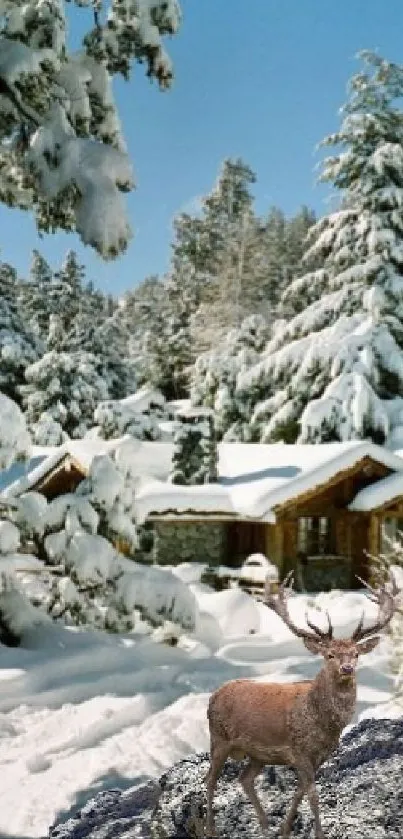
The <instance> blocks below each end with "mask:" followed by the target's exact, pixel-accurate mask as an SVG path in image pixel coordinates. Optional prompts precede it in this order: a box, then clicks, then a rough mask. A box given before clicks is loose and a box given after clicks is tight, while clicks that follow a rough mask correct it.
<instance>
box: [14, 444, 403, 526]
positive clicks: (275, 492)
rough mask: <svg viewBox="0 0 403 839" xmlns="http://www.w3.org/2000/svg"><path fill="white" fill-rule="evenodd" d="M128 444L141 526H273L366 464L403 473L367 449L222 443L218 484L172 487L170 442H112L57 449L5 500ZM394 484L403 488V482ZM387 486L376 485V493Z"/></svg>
mask: <svg viewBox="0 0 403 839" xmlns="http://www.w3.org/2000/svg"><path fill="white" fill-rule="evenodd" d="M127 440H130V441H131V444H132V445H131V449H130V460H131V468H132V472H133V474H136V473H137V475H138V476H139V478H140V479H141V480H140V481H139V486H138V489H137V492H136V499H135V509H136V516H138V518H139V520H144V519H145V518H147V517H148V516H149V515H151V514H156V515H158V514H160V515H162V514H167V513H169V512H175V513H177V514H185V513H199V514H201V515H203V514H205V515H208V514H210V515H211V514H213V513H216V514H222V515H230V516H237V517H242V518H253V519H260V520H263V521H266V522H273V521H275V514H274V512H273V510H274V508H275V507H276V506H277V505H280V504H284V503H286V502H287V501H290V500H292V499H293V498H297V497H298V496H300V495H301V494H303V493H305V492H309V491H310V490H313V489H315V487H317V486H320V485H322V484H324V483H326V482H327V481H328V480H331V479H332V478H333V477H334V476H335V475H337V474H338V473H339V472H341V471H343V470H345V469H349V468H352V467H353V466H354V465H355V464H356V463H358V462H359V461H360V460H362V459H363V458H364V457H370V458H372V459H373V460H374V461H377V462H378V463H382V464H384V465H385V466H387V467H389V468H390V469H393V470H394V471H395V472H399V473H402V472H403V458H402V457H399V456H398V455H397V454H395V453H393V452H390V451H388V450H387V449H384V448H382V447H381V446H377V445H375V444H373V443H370V442H365V441H364V442H362V441H351V442H347V443H323V444H301V445H299V444H295V445H288V444H286V443H274V444H263V443H262V444H260V443H221V444H220V445H219V447H218V451H219V461H218V471H219V480H218V482H217V483H212V484H204V485H197V486H182V485H178V484H171V483H170V482H169V481H168V478H169V474H170V472H171V467H172V454H173V444H172V443H170V442H154V441H140V440H138V441H136V440H134V439H133V438H132V437H130V436H129V437H128V436H126V437H123V438H120V439H118V440H109V441H105V440H100V439H97V438H84V439H83V440H70V441H69V442H68V443H65V444H64V445H63V446H60V447H59V448H58V449H57V450H56V451H55V452H53V453H52V454H51V455H50V457H47V458H45V459H44V460H42V461H41V462H40V463H39V465H36V467H35V468H34V469H33V470H31V471H29V474H28V475H25V476H23V477H21V478H20V479H19V480H17V481H14V483H12V484H11V485H8V486H7V489H6V491H5V493H4V494H5V495H6V496H11V495H17V494H20V493H21V492H24V491H26V490H28V489H30V488H32V487H33V486H35V485H36V484H37V483H38V481H40V480H41V479H42V478H43V477H44V476H45V475H47V474H48V473H49V472H51V471H52V470H53V469H54V468H55V467H57V465H58V464H59V463H60V462H61V460H62V459H64V458H65V457H66V456H68V455H70V456H71V457H73V458H74V460H75V461H77V462H78V463H80V464H81V466H82V467H83V471H88V469H89V468H90V465H91V463H92V461H93V459H94V457H96V456H97V455H101V454H107V453H109V452H112V451H114V450H116V449H117V448H118V447H120V446H121V445H122V444H123V443H124V442H125V441H127ZM128 456H129V455H128ZM397 477H399V479H400V480H401V481H402V484H403V475H401V474H399V476H396V478H397ZM386 480H388V479H386ZM383 483H384V481H381V482H379V481H378V482H377V484H376V485H375V486H378V485H379V484H383ZM371 489H373V487H371ZM363 492H367V490H363ZM357 498H358V496H357ZM357 509H358V508H357ZM360 509H361V508H360Z"/></svg>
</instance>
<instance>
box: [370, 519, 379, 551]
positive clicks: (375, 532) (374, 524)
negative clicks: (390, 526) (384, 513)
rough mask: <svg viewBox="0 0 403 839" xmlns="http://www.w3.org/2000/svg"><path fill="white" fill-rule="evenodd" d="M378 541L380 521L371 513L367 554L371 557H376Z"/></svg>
mask: <svg viewBox="0 0 403 839" xmlns="http://www.w3.org/2000/svg"><path fill="white" fill-rule="evenodd" d="M379 541H380V520H379V517H378V516H377V515H376V513H371V518H370V523H369V553H370V554H371V556H378V554H379V549H380V545H379Z"/></svg>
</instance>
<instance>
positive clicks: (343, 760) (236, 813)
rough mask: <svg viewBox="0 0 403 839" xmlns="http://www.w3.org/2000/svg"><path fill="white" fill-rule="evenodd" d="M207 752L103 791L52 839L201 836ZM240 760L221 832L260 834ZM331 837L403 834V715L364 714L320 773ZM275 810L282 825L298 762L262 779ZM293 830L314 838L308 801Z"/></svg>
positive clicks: (224, 836) (224, 790) (226, 796)
mask: <svg viewBox="0 0 403 839" xmlns="http://www.w3.org/2000/svg"><path fill="white" fill-rule="evenodd" d="M207 769H208V757H207V755H206V754H201V755H200V754H199V755H192V756H191V757H189V758H186V759H185V760H182V761H180V763H177V764H176V765H175V766H173V767H172V768H171V769H169V770H168V771H167V772H165V773H164V774H163V775H162V776H161V778H160V779H159V781H158V782H157V781H150V782H149V783H148V784H144V785H142V786H141V787H137V788H136V789H132V790H128V791H126V792H120V791H119V790H110V791H109V792H104V793H100V794H99V795H98V796H97V798H95V799H93V800H92V801H91V802H89V803H88V804H86V806H85V807H84V808H83V809H82V810H81V812H80V813H78V814H77V816H76V817H75V818H72V819H70V820H69V821H68V822H66V823H65V824H63V825H58V826H57V827H53V828H52V829H51V830H50V833H49V837H52V839H129V837H131V839H135V837H139V838H140V839H146V837H147V839H200V837H202V836H203V825H204V804H205V796H204V791H205V783H204V776H205V774H206V772H207ZM239 771H240V765H239V764H237V763H235V762H234V761H227V764H226V766H225V769H224V771H223V774H222V776H221V780H220V781H219V783H218V785H217V791H216V797H215V812H216V826H217V832H218V835H219V836H220V837H221V839H238V837H239V839H254V837H256V839H261V836H262V834H261V831H260V828H259V826H258V823H257V821H256V817H255V814H254V811H253V808H252V806H251V805H250V804H249V802H247V801H246V799H245V796H244V794H243V792H242V789H241V787H240V786H239V784H238V782H237V777H238V775H239ZM317 786H318V792H319V798H320V808H321V815H322V821H323V827H324V831H325V834H326V837H327V839H398V837H401V836H403V807H402V801H403V718H402V719H398V720H364V721H363V722H362V723H360V724H359V725H358V726H356V727H355V728H353V729H351V730H350V731H349V732H348V733H347V734H346V736H345V737H344V738H343V740H342V741H341V744H340V748H339V749H338V751H337V752H336V753H335V755H334V757H333V758H332V759H331V760H329V761H328V762H327V763H326V764H325V765H324V766H323V767H322V769H321V770H320V772H319V773H318V776H317ZM256 787H257V790H258V793H259V795H260V797H261V799H262V801H263V802H264V807H265V810H266V812H267V814H268V817H269V822H270V828H269V835H270V836H271V835H272V836H273V838H274V837H276V836H279V832H280V825H281V823H282V821H283V819H284V816H285V813H286V811H287V809H288V807H289V803H290V799H291V796H292V793H293V789H294V787H295V776H294V773H293V771H292V770H290V769H287V768H284V767H270V766H268V767H266V769H265V771H264V772H263V773H262V775H261V776H260V778H259V779H258V781H257V783H256ZM292 836H295V837H300V839H313V836H314V832H313V819H312V816H311V812H310V809H309V806H308V805H307V803H306V802H304V803H303V804H302V805H301V807H300V811H299V813H298V816H297V818H296V820H295V822H294V826H293V832H292Z"/></svg>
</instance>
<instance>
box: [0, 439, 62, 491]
mask: <svg viewBox="0 0 403 839" xmlns="http://www.w3.org/2000/svg"><path fill="white" fill-rule="evenodd" d="M53 451H54V448H53V447H46V448H45V447H44V446H32V457H30V458H29V460H27V461H16V462H15V463H13V464H12V465H11V466H10V467H9V468H8V469H4V470H3V471H1V472H0V495H1V494H2V493H3V492H4V491H5V490H6V489H7V488H8V487H10V486H11V485H13V484H14V483H16V482H17V481H19V480H21V479H24V478H25V477H26V476H27V475H28V474H30V473H31V472H32V471H33V469H36V468H37V467H38V466H40V464H41V463H43V461H44V460H45V459H47V458H48V457H49V454H50V453H51V452H53Z"/></svg>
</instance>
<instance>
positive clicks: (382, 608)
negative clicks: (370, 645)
mask: <svg viewBox="0 0 403 839" xmlns="http://www.w3.org/2000/svg"><path fill="white" fill-rule="evenodd" d="M357 579H358V580H359V581H360V583H362V584H363V586H364V588H366V589H367V597H368V598H369V600H372V602H373V603H377V604H378V606H379V609H378V618H377V620H376V622H375V623H373V624H372V625H371V626H368V627H367V628H366V629H364V628H363V626H364V612H363V613H362V615H361V618H360V622H359V624H358V626H357V628H356V630H355V631H354V632H353V634H352V636H351V638H352V640H353V641H362V639H363V638H368V637H369V636H372V635H376V634H377V633H378V632H381V630H382V629H384V628H385V626H387V624H388V623H389V622H390V621H391V619H392V617H393V615H394V613H395V611H396V609H397V603H396V596H397V595H398V594H399V592H400V589H399V588H398V586H397V583H396V580H395V578H394V576H393V574H390V576H389V580H388V581H387V583H383V585H381V586H380V587H379V588H373V587H372V586H370V585H369V584H368V583H366V582H364V580H362V579H361V577H357ZM388 583H390V586H389V587H388Z"/></svg>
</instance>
